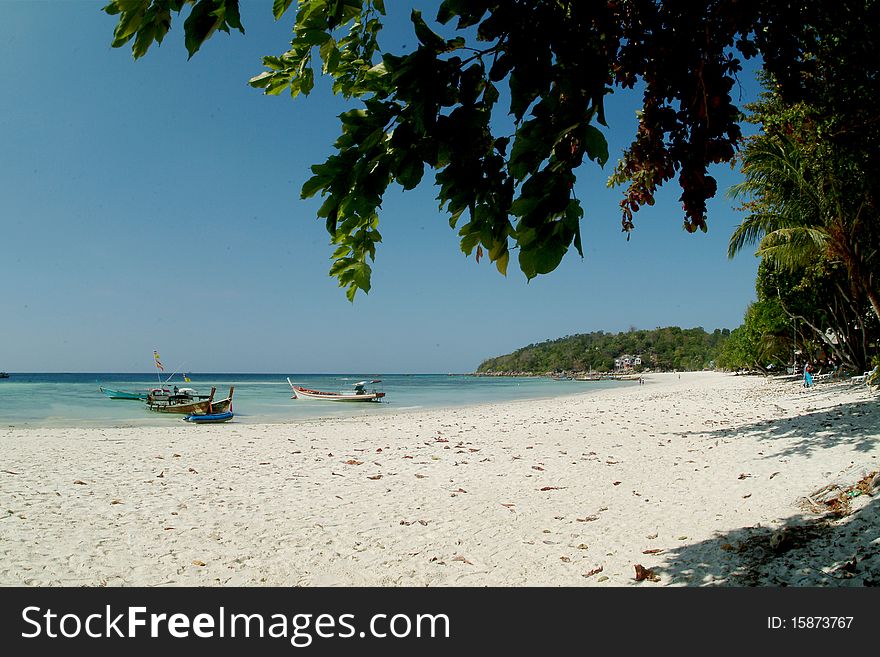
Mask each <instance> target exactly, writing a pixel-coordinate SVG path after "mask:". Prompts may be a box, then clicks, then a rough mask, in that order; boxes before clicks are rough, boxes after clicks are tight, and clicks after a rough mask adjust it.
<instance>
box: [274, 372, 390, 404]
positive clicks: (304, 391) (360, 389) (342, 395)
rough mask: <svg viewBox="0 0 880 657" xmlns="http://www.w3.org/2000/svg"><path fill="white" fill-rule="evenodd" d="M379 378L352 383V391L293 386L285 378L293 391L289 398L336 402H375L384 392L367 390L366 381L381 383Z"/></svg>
mask: <svg viewBox="0 0 880 657" xmlns="http://www.w3.org/2000/svg"><path fill="white" fill-rule="evenodd" d="M381 382H382V381H381V379H373V380H372V381H369V382H368V381H358V382H357V383H355V384H353V385H354V390H353V391H352V392H324V391H321V390H312V389H311V388H305V387H303V386H295V385H293V383H292V382H291V380H290V377H288V378H287V383H288V384H289V385H290V389H291V391H292V392H293V394H292V395H291V399H297V398H299V397H302V398H303V399H320V400H321V401H338V402H377V401H380V400H381V399H382V397H384V396H385V393H384V392H380V391H378V390H371V391H369V392H368V391H367V389H366V386H367V384H368V383H381Z"/></svg>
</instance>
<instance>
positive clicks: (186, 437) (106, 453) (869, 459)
mask: <svg viewBox="0 0 880 657" xmlns="http://www.w3.org/2000/svg"><path fill="white" fill-rule="evenodd" d="M645 379H646V383H645V385H641V386H640V385H638V384H633V386H631V387H627V388H620V389H614V390H601V391H596V392H593V393H586V394H583V395H577V396H574V397H566V398H557V399H551V400H542V401H532V402H514V403H505V404H494V405H484V406H474V407H468V408H457V409H449V410H443V411H438V410H432V411H419V412H401V413H396V414H382V415H377V416H376V417H374V418H371V419H369V420H363V419H332V420H312V421H298V422H295V423H289V424H265V425H236V424H235V423H230V424H225V425H210V426H191V425H188V424H186V423H183V422H180V423H178V424H177V425H175V426H173V427H169V428H116V429H94V428H82V429H34V428H31V429H22V428H15V427H5V428H3V429H0V450H2V453H3V455H4V458H3V465H2V466H0V499H2V508H0V513H2V516H0V554H2V559H0V585H7V586H8V585H33V586H58V585H86V586H105V585H106V586H134V585H138V586H169V585H170V586H232V585H244V586H287V585H301V586H316V585H339V586H365V585H376V586H403V585H414V586H424V585H427V586H484V585H493V586H532V585H550V586H642V587H657V586H670V585H671V586H706V585H718V586H746V585H768V586H779V585H783V584H784V585H789V586H802V585H827V586H862V585H865V584H875V585H876V584H878V583H880V581H878V580H880V538H878V537H880V513H878V503H877V501H876V499H874V498H872V497H871V496H869V495H868V494H864V493H863V494H859V493H861V492H862V491H859V490H858V489H856V490H855V491H853V490H851V491H850V492H849V494H846V493H845V489H847V487H850V486H852V485H853V484H856V483H857V482H858V481H859V480H862V479H864V478H865V477H866V476H869V475H871V474H872V473H874V472H876V471H877V469H878V467H880V465H878V453H880V450H878V444H880V410H878V405H877V399H876V393H875V392H873V391H872V390H871V389H870V388H868V387H867V386H864V385H856V384H852V383H823V384H821V385H818V386H816V387H814V388H812V389H809V390H807V389H804V388H803V387H801V386H799V385H798V384H797V383H796V382H784V383H783V382H779V381H771V380H768V379H763V378H761V377H739V376H733V375H729V374H720V373H684V374H681V375H678V374H652V375H647V376H646V377H645ZM584 385H585V386H586V385H589V384H584ZM829 485H836V486H838V487H839V488H833V487H831V488H826V490H825V491H822V492H819V493H818V495H817V496H814V495H813V494H814V493H817V491H820V489H822V488H823V487H827V486H829ZM875 490H876V489H875ZM842 491H844V494H843V495H841V492H842ZM808 496H813V499H812V504H809V503H807V504H805V500H806V498H807V497H808ZM837 497H842V498H843V499H845V500H846V501H847V502H848V504H849V509H848V512H847V513H846V514H845V515H844V516H843V517H837V516H834V515H832V514H829V513H827V512H826V513H824V514H823V513H816V512H815V511H821V510H822V509H826V511H827V509H829V508H830V507H829V506H828V505H826V504H824V503H823V500H824V499H831V498H837ZM808 507H812V509H810V508H808ZM637 564H638V565H640V566H642V567H643V568H644V569H647V570H649V571H650V573H646V574H647V575H648V577H647V578H646V579H643V580H642V581H637V580H636V578H635V574H636V565H637Z"/></svg>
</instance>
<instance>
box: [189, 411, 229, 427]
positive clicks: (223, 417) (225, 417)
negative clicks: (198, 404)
mask: <svg viewBox="0 0 880 657" xmlns="http://www.w3.org/2000/svg"><path fill="white" fill-rule="evenodd" d="M233 416H234V413H233V412H232V411H225V412H223V413H206V414H205V415H187V416H186V417H184V418H183V419H184V420H186V421H187V422H193V423H195V424H216V423H218V422H227V421H229V420H231V419H232V418H233Z"/></svg>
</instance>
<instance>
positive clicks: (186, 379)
mask: <svg viewBox="0 0 880 657" xmlns="http://www.w3.org/2000/svg"><path fill="white" fill-rule="evenodd" d="M183 380H184V381H185V382H186V383H192V381H190V380H189V374H184V375H183Z"/></svg>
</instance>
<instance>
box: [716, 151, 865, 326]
mask: <svg viewBox="0 0 880 657" xmlns="http://www.w3.org/2000/svg"><path fill="white" fill-rule="evenodd" d="M811 143H812V144H813V145H815V142H811ZM814 150H815V149H814ZM821 150H824V151H826V152H825V157H821V158H820V157H817V156H815V154H814V153H811V152H809V151H808V150H807V149H806V147H805V146H804V145H803V142H796V141H795V140H794V139H793V138H791V137H789V136H786V135H784V134H774V135H772V136H770V135H766V134H764V135H758V136H755V137H752V138H750V140H749V142H748V143H747V145H746V147H745V149H744V153H743V167H742V170H743V173H744V174H745V180H744V181H743V182H742V183H740V184H739V185H736V186H734V187H733V188H732V189H731V190H730V196H733V197H740V198H743V197H748V199H749V200H747V201H745V202H744V203H743V205H742V208H743V209H744V210H746V211H748V212H749V213H750V214H749V216H747V217H746V219H745V220H744V221H743V222H742V223H741V224H740V225H739V226H738V227H737V229H736V230H735V231H734V233H733V235H732V236H731V238H730V242H729V245H728V257H730V258H733V257H734V256H735V255H736V254H737V253H739V252H740V251H741V250H742V249H743V248H744V247H745V246H746V245H754V244H756V243H757V245H758V249H757V252H756V255H758V256H760V257H762V258H765V259H767V260H768V261H770V262H771V263H772V264H774V265H775V266H777V267H779V268H780V269H787V270H791V271H794V270H797V269H800V268H802V267H804V266H806V265H808V264H810V263H811V262H815V261H816V260H817V259H819V258H827V259H828V260H829V261H831V262H835V261H837V262H840V263H842V264H843V265H844V267H845V268H846V271H847V274H848V276H849V280H850V284H851V286H852V288H853V292H854V293H856V294H857V295H858V296H861V294H864V295H865V296H866V297H867V299H868V301H869V302H870V304H871V307H872V309H873V311H874V314H875V315H877V317H878V319H880V296H878V293H877V290H876V289H875V286H874V269H875V265H876V262H877V248H876V244H877V240H876V238H875V235H876V232H875V231H876V227H875V224H876V219H877V217H876V216H875V213H876V208H875V207H874V205H873V203H872V202H871V194H870V192H869V191H867V189H868V188H866V187H865V186H864V185H863V177H862V172H861V171H860V170H859V167H858V164H857V163H856V162H854V161H853V158H847V157H846V155H841V154H840V153H839V152H837V153H835V152H833V151H832V153H831V154H830V157H829V153H828V152H827V151H828V149H821ZM863 298H864V297H863Z"/></svg>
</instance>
